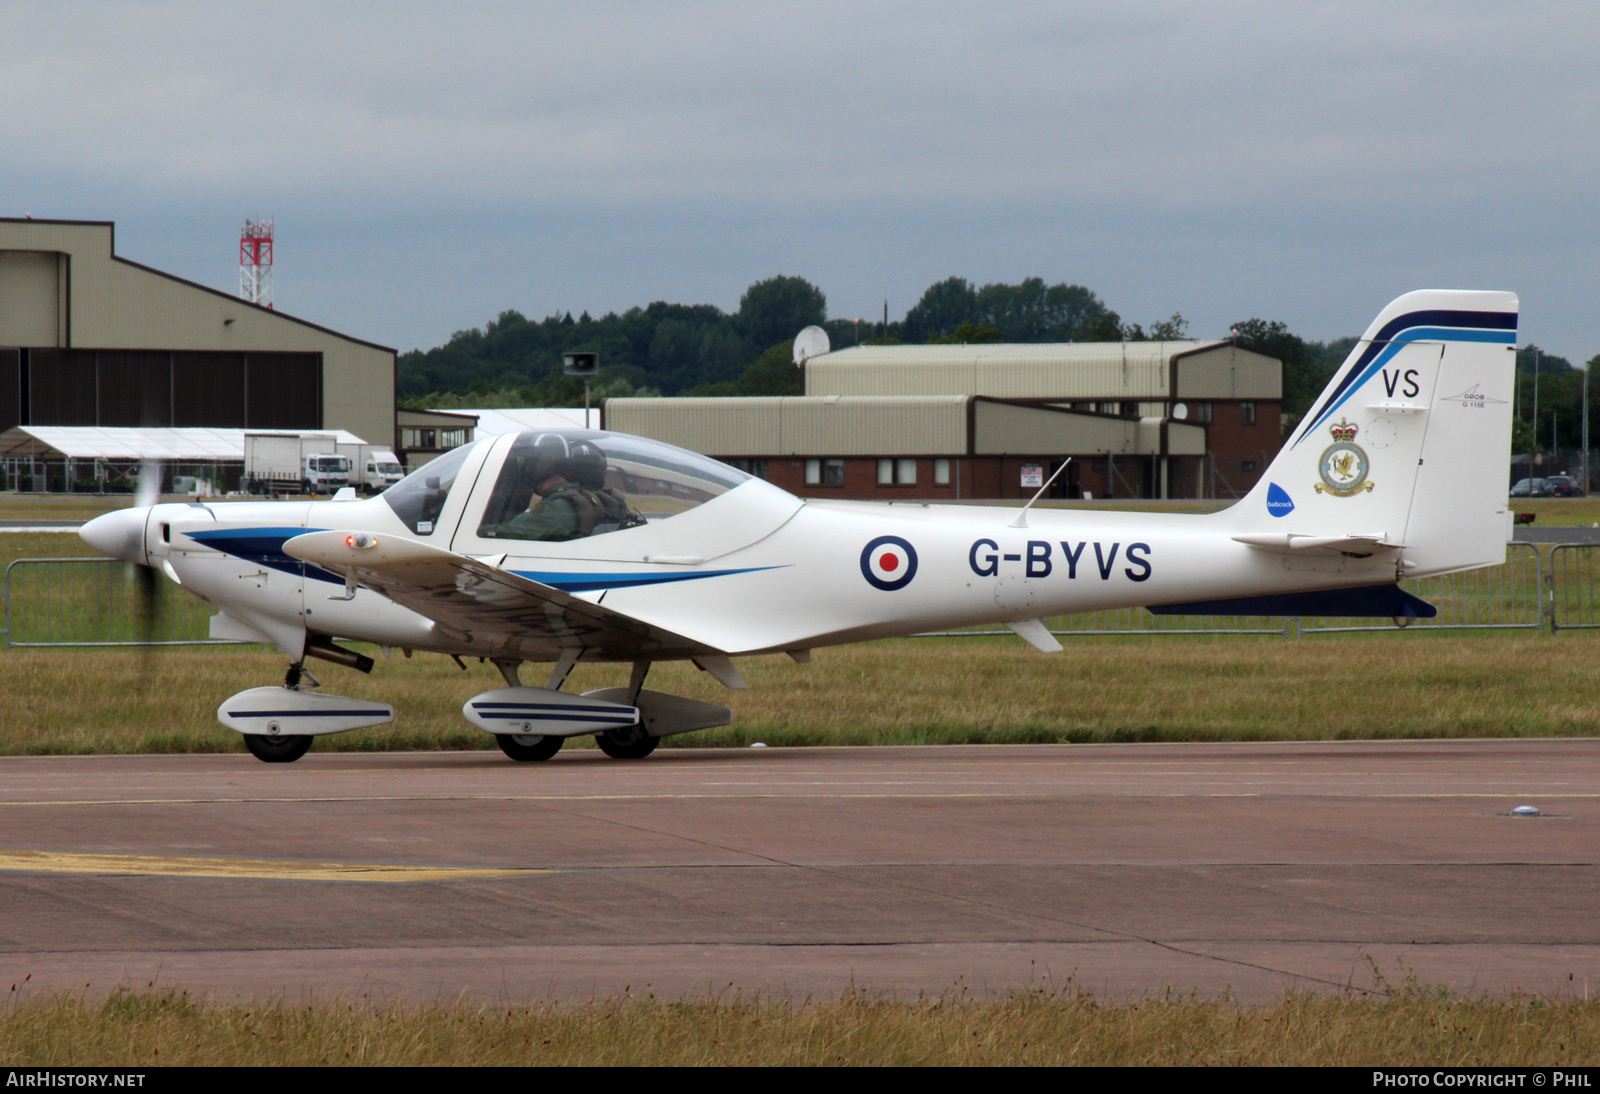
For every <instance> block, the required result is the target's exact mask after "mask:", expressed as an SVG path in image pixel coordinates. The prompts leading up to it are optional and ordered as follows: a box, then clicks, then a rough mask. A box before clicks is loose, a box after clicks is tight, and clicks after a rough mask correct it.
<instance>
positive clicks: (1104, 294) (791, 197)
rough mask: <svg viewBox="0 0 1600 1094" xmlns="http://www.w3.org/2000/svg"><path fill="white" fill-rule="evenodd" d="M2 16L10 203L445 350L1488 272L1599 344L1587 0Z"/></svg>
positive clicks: (1329, 312)
mask: <svg viewBox="0 0 1600 1094" xmlns="http://www.w3.org/2000/svg"><path fill="white" fill-rule="evenodd" d="M328 8H329V5H325V4H306V5H299V4H291V3H279V4H272V5H265V6H256V7H246V6H244V5H232V4H227V5H219V4H216V3H214V2H211V3H204V4H178V3H173V4H159V3H126V4H104V3H92V4H91V3H83V4H74V3H61V2H59V0H57V2H52V3H47V4H28V3H19V2H17V0H9V2H8V3H6V4H5V5H4V6H3V7H0V102H3V103H4V104H5V108H4V109H3V110H0V147H3V148H4V152H3V153H0V215H12V216H20V215H23V214H24V213H29V214H32V215H33V216H35V217H60V218H72V219H92V220H114V221H115V222H116V225H117V236H116V239H117V252H118V253H119V254H120V255H121V256H123V257H125V258H129V259H133V260H134V261H137V262H142V263H145V264H147V265H151V266H155V267H157V268H159V269H162V270H166V271H168V272H171V273H174V274H177V275H179V276H182V277H186V278H189V279H191V280H194V281H198V282H201V283H203V284H206V285H211V286H215V287H217V288H219V289H224V290H227V291H229V292H234V291H237V287H238V266H237V254H238V252H237V239H238V229H239V226H240V225H241V224H242V223H243V221H244V219H245V218H246V217H247V216H255V215H273V216H275V217H276V218H277V225H278V245H277V246H278V252H277V267H276V275H275V277H276V297H277V304H278V307H279V308H280V309H281V310H283V311H286V312H289V313H290V314H293V315H297V316H301V317H303V318H306V319H310V320H312V321H314V322H317V323H321V324H325V325H327V326H330V327H333V328H335V329H337V330H341V331H344V332H346V333H349V334H352V335H355V336H358V337H361V338H366V339H371V340H373V341H377V342H381V343H384V344H386V345H392V346H396V347H398V348H399V349H401V350H406V349H411V348H413V347H423V348H427V347H430V346H433V345H437V344H439V343H441V342H443V341H444V340H446V339H447V338H448V337H449V336H450V334H451V332H452V331H455V330H458V329H462V328H466V327H473V326H481V325H482V324H483V323H484V322H485V321H486V320H488V319H490V318H492V317H493V316H494V315H496V314H497V313H498V312H500V311H501V310H503V309H506V308H515V309H517V310H519V311H521V312H523V313H524V314H526V315H528V316H530V317H542V316H544V315H547V314H551V313H554V312H558V311H565V310H570V311H572V312H573V313H574V314H577V313H578V312H580V311H582V310H584V309H587V310H588V311H590V312H592V313H595V314H599V313H603V312H605V311H609V310H614V309H622V308H626V307H629V306H632V305H634V304H645V303H648V302H650V301H652V300H660V299H665V300H670V301H674V302H680V303H711V304H715V305H717V306H718V307H721V308H724V309H728V310H732V309H734V308H736V307H737V306H738V302H739V295H740V293H741V292H742V291H743V290H744V288H745V287H746V286H747V285H749V284H750V283H751V282H752V281H755V280H758V279H760V278H764V277H770V276H773V275H775V274H780V273H783V274H796V275H799V276H802V277H805V278H807V279H809V280H811V281H812V282H814V283H815V284H817V285H818V286H820V287H821V288H822V289H823V291H824V292H825V293H826V294H827V297H828V308H829V314H830V316H832V317H858V316H863V317H876V316H878V315H880V314H881V312H882V309H883V302H884V300H885V299H887V300H888V306H889V312H890V315H891V317H894V318H898V317H899V316H901V315H903V314H904V312H905V310H906V309H907V308H908V307H910V306H911V305H912V304H914V303H915V302H916V300H917V298H918V297H919V296H920V295H921V293H922V292H923V290H924V289H925V288H926V287H927V286H928V285H929V284H931V283H932V282H934V281H936V280H939V279H941V278H945V277H949V276H952V275H959V276H963V277H966V278H968V279H970V280H972V281H974V282H978V283H982V282H987V281H1007V282H1015V281H1018V280H1020V279H1022V278H1024V277H1029V276H1038V277H1042V278H1044V279H1045V280H1046V281H1048V282H1056V281H1067V282H1074V283H1078V284H1083V285H1086V286H1088V287H1089V288H1091V289H1093V290H1094V291H1095V292H1097V293H1099V294H1100V296H1101V298H1102V299H1104V300H1105V302H1106V303H1107V304H1108V305H1109V306H1110V307H1111V308H1113V309H1115V310H1116V311H1117V312H1119V313H1120V314H1121V315H1122V316H1123V318H1124V319H1127V320H1132V321H1137V322H1142V323H1146V324H1148V323H1149V322H1150V321H1152V320H1155V319H1159V318H1164V317H1166V316H1168V315H1170V314H1171V313H1172V312H1173V311H1181V312H1182V313H1183V314H1184V315H1185V316H1186V317H1187V318H1188V319H1189V320H1190V329H1191V332H1192V333H1193V334H1195V335H1197V336H1215V335H1219V334H1221V333H1223V332H1225V331H1226V329H1227V326H1228V324H1229V323H1230V322H1233V321H1236V320H1239V319H1244V318H1249V317H1260V318H1266V319H1281V320H1283V321H1284V322H1286V323H1287V324H1288V325H1289V327H1290V329H1292V330H1294V331H1295V332H1296V333H1299V334H1301V335H1303V336H1305V337H1308V338H1317V339H1327V338H1333V337H1338V336H1340V335H1344V334H1357V333H1359V332H1360V331H1361V330H1362V329H1363V328H1364V327H1365V326H1366V324H1367V322H1368V321H1369V320H1370V319H1371V318H1372V316H1373V315H1375V314H1376V313H1377V311H1378V309H1379V308H1381V307H1382V306H1383V305H1384V304H1385V303H1387V302H1388V301H1389V300H1390V299H1392V298H1393V297H1394V296H1397V295H1399V294H1400V293H1402V292H1404V291H1407V290H1409V289H1415V288H1487V289H1511V290H1513V291H1515V292H1517V293H1518V294H1519V295H1520V296H1521V298H1522V315H1523V320H1522V340H1523V341H1524V342H1526V341H1529V340H1532V341H1534V342H1537V343H1539V344H1540V345H1542V346H1544V347H1545V348H1546V349H1547V350H1549V351H1551V352H1554V353H1559V354H1562V355H1564V356H1566V357H1568V358H1570V359H1572V360H1573V361H1574V362H1578V361H1581V360H1584V359H1587V358H1588V357H1589V356H1591V355H1594V354H1596V353H1600V323H1597V322H1596V314H1595V309H1594V308H1593V306H1592V303H1591V302H1592V301H1593V300H1595V298H1596V296H1597V290H1600V284H1597V264H1596V258H1597V252H1596V242H1597V238H1596V236H1597V232H1596V229H1597V227H1600V215H1597V202H1596V197H1595V189H1596V179H1597V178H1600V162H1597V161H1600V140H1597V139H1596V138H1597V136H1600V128H1597V124H1596V122H1597V115H1600V66H1597V65H1596V64H1595V62H1594V56H1595V53H1596V49H1597V45H1600V38H1597V31H1600V15H1597V14H1596V13H1597V11H1600V9H1597V8H1596V7H1595V6H1593V5H1590V4H1582V3H1540V2H1533V3H1528V2H1524V3H1518V4H1509V3H1502V2H1490V3H1463V2H1453V3H1404V2H1399V3H1397V2H1395V0H1386V2H1383V3H1361V2H1339V3H1306V2H1293V0H1274V2H1272V3H1249V2H1239V0H1235V2H1231V3H1226V4H1216V3H1213V4H1201V3H1170V4H1164V3H1134V2H1127V0H1122V2H1114V3H1099V2H1091V0H1077V2H1075V3H1072V4H1063V3H1060V2H1039V3H1032V2H1012V3H985V4H976V3H970V4H969V3H950V4H941V3H932V2H930V0H918V2H916V3H890V2H871V0H852V2H850V3H805V2H801V3H796V4H789V5H783V6H781V7H780V6H779V5H775V4H752V3H722V2H705V3H677V4H666V3H627V4H623V3H602V2H596V0H590V2H588V3H573V4H534V3H525V2H524V3H507V4H493V3H453V4H450V5H448V6H446V5H442V4H440V5H435V4H428V5H412V6H407V5H396V4H346V5H343V6H342V7H341V10H339V11H337V12H334V13H330V12H329V10H328Z"/></svg>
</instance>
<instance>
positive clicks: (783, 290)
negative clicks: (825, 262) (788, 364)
mask: <svg viewBox="0 0 1600 1094" xmlns="http://www.w3.org/2000/svg"><path fill="white" fill-rule="evenodd" d="M827 318H828V298H827V297H826V296H824V295H823V293H822V290H821V289H819V288H817V287H816V286H815V285H813V284H811V282H809V281H807V280H806V279H805V278H803V277H785V276H782V275H780V276H778V277H769V278H768V279H767V280H765V281H757V282H756V283H755V284H754V285H751V286H750V287H749V288H748V289H746V290H745V292H744V295H743V296H741V297H740V298H739V328H740V330H741V331H742V332H743V334H744V336H745V337H746V338H747V339H749V340H750V341H751V342H753V343H754V344H755V345H758V346H770V345H772V344H773V343H775V342H778V341H780V340H782V339H784V338H789V339H793V338H794V336H795V335H797V334H799V333H800V332H801V331H802V330H804V329H805V328H806V327H814V326H820V325H821V324H822V323H823V321H824V320H826V319H827Z"/></svg>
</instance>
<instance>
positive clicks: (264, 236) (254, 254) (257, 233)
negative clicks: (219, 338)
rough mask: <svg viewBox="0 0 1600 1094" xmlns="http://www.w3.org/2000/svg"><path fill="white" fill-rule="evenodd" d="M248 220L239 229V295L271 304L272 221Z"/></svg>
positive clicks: (270, 219)
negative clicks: (241, 228)
mask: <svg viewBox="0 0 1600 1094" xmlns="http://www.w3.org/2000/svg"><path fill="white" fill-rule="evenodd" d="M273 219H274V218H272V217H268V218H267V219H266V220H247V221H245V222H244V228H243V230H241V231H240V232H239V295H240V296H241V297H242V298H244V299H245V300H248V301H250V303H252V304H260V305H261V306H262V307H264V308H270V307H272V221H273Z"/></svg>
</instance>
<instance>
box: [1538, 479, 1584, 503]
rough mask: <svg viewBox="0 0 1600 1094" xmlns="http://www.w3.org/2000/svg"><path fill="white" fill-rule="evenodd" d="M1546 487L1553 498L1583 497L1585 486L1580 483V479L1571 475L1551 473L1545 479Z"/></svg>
mask: <svg viewBox="0 0 1600 1094" xmlns="http://www.w3.org/2000/svg"><path fill="white" fill-rule="evenodd" d="M1544 482H1545V489H1546V490H1548V491H1549V496H1550V497H1552V498H1581V497H1583V494H1584V491H1583V487H1581V486H1579V485H1578V480H1577V479H1575V478H1573V477H1572V476H1571V475H1551V476H1550V477H1549V478H1548V479H1545V480H1544Z"/></svg>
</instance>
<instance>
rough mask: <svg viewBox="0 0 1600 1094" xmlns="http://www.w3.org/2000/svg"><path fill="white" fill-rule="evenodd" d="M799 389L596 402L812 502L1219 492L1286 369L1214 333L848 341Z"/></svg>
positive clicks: (628, 421) (807, 372) (1231, 478)
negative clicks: (1022, 340) (923, 342)
mask: <svg viewBox="0 0 1600 1094" xmlns="http://www.w3.org/2000/svg"><path fill="white" fill-rule="evenodd" d="M803 372H804V381H805V392H806V393H805V395H802V396H784V397H771V398H704V399H694V398H688V399H610V400H607V402H606V404H605V428H607V429H615V430H619V431H621V432H624V433H638V434H641V435H643V436H647V437H654V438H656V439H658V440H663V441H667V442H669V443H671V444H677V445H681V446H683V447H685V448H691V449H694V450H695V451H698V452H704V453H706V454H708V455H713V456H716V457H717V458H719V459H724V460H727V461H728V462H730V463H732V464H734V465H735V466H738V467H740V468H742V469H744V470H746V471H749V472H751V473H753V474H756V475H759V476H761V477H763V478H767V479H769V480H770V481H772V482H773V483H774V484H776V485H778V486H782V487H783V488H785V489H787V490H790V491H793V492H795V493H799V494H803V495H807V496H811V497H840V498H872V499H896V498H903V499H906V500H912V499H916V500H952V501H954V500H965V499H968V498H1014V497H1028V496H1031V495H1032V494H1033V493H1034V491H1035V490H1037V489H1038V487H1039V486H1040V485H1041V484H1042V481H1043V479H1047V478H1049V476H1050V475H1051V474H1052V473H1054V471H1055V470H1056V469H1057V468H1058V467H1060V466H1061V463H1062V462H1063V460H1065V459H1066V458H1067V457H1069V456H1070V457H1072V462H1071V463H1069V464H1068V465H1067V468H1066V470H1065V471H1064V472H1063V473H1062V475H1061V476H1060V477H1059V478H1058V479H1057V480H1056V482H1055V485H1054V486H1053V487H1052V489H1051V496H1054V497H1061V498H1066V497H1071V498H1077V497H1081V496H1085V495H1089V496H1093V497H1095V498H1219V497H1220V498H1229V497H1240V496H1242V495H1243V494H1244V493H1246V492H1247V491H1248V490H1249V489H1250V488H1251V487H1252V486H1254V485H1255V482H1256V480H1257V479H1258V478H1259V477H1260V475H1261V473H1262V471H1263V470H1265V468H1266V466H1267V465H1268V464H1269V463H1271V462H1272V457H1273V456H1274V455H1276V453H1277V450H1278V445H1279V417H1280V407H1281V404H1282V400H1283V378H1282V376H1283V365H1282V362H1281V361H1278V360H1277V359H1276V358H1272V357H1267V356H1264V355H1262V354H1259V353H1254V352H1252V351H1250V350H1246V349H1241V348H1239V347H1238V346H1235V345H1233V344H1232V343H1231V342H1225V341H1210V342H1202V341H1181V342H1179V341H1169V342H1109V343H1070V344H1040V345H954V346H952V345H937V346H859V347H855V348H852V349H846V350H840V351H838V352H833V353H827V354H823V355H820V356H817V357H813V358H811V359H810V360H809V361H807V362H805V364H804V366H803Z"/></svg>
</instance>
